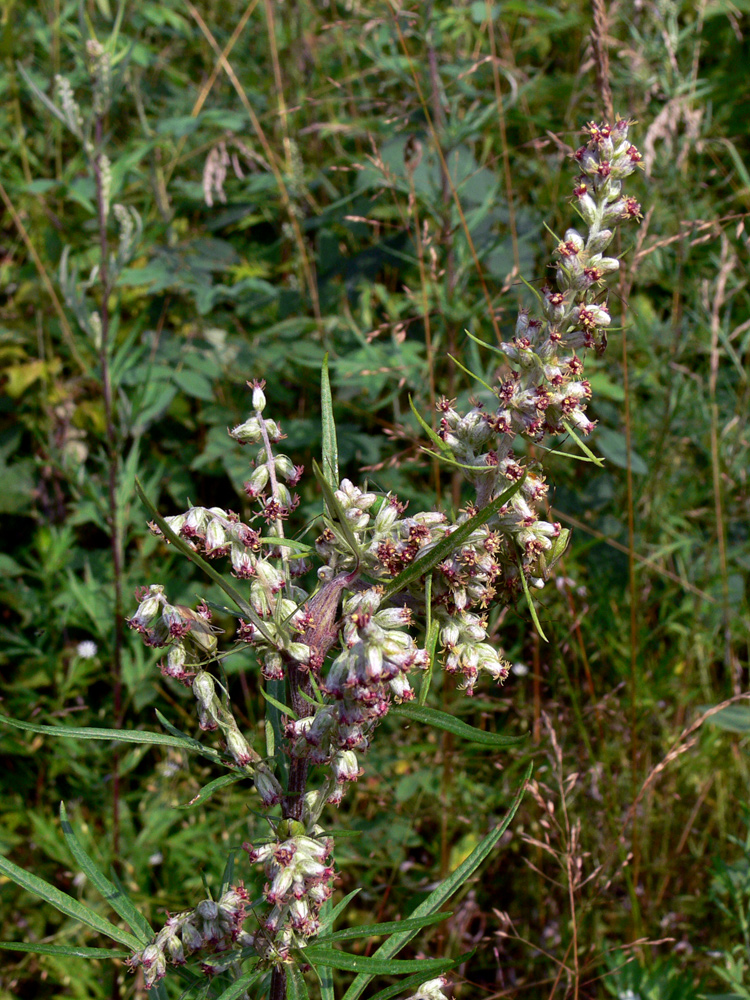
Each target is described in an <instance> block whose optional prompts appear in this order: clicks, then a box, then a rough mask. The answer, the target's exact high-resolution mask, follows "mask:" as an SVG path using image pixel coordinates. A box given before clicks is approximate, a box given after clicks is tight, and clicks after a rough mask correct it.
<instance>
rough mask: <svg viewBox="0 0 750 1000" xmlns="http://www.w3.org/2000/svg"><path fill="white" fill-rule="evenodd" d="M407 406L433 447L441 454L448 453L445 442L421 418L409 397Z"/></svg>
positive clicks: (448, 449) (448, 448)
mask: <svg viewBox="0 0 750 1000" xmlns="http://www.w3.org/2000/svg"><path fill="white" fill-rule="evenodd" d="M409 406H410V407H411V412H412V413H413V414H414V416H415V417H416V418H417V423H418V424H419V426H420V427H421V428H422V430H423V431H424V432H425V434H426V435H427V437H428V438H429V439H430V441H432V443H433V444H434V445H435V447H436V448H437V449H438V450H439V451H441V452H450V447H449V446H448V445H447V444H446V443H445V441H443V439H442V438H441V437H440V435H439V434H437V433H436V432H435V431H434V430H433V429H432V427H430V425H429V424H428V423H427V421H426V420H425V419H424V417H423V416H422V414H421V413H420V412H419V410H418V409H417V408H416V406H415V405H414V400H413V399H412V398H411V396H409Z"/></svg>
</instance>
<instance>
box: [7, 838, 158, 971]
mask: <svg viewBox="0 0 750 1000" xmlns="http://www.w3.org/2000/svg"><path fill="white" fill-rule="evenodd" d="M0 874H3V875H6V876H7V877H8V878H9V879H10V880H11V881H12V882H15V883H16V885H20V886H21V888H22V889H26V890H27V891H28V892H32V893H33V894H34V895H35V896H39V898H40V899H43V900H44V901H45V902H47V903H50V904H51V905H52V906H54V907H55V909H56V910H59V911H60V913H65V914H66V915H67V916H69V917H73V919H74V920H78V921H79V923H82V924H85V925H86V926H87V927H91V928H92V930H95V931H98V932H99V933H100V934H104V935H105V936H106V937H109V938H112V940H113V941H117V942H119V944H124V945H125V946H126V947H128V948H130V949H131V950H132V951H139V950H140V948H141V942H140V941H139V940H138V938H137V937H134V935H132V934H131V933H130V932H129V931H124V930H122V929H121V928H120V927H116V926H115V925H114V924H113V923H111V922H110V921H109V920H107V919H106V917H102V916H100V915H99V914H98V913H97V912H96V911H95V910H92V909H91V908H90V907H88V906H85V905H84V904H83V903H79V902H78V900H77V899H74V898H73V897H72V896H69V895H68V894H67V893H65V892H61V891H60V890H59V889H57V888H56V887H55V886H54V885H50V883H49V882H45V881H44V879H41V878H39V877H38V876H37V875H32V874H31V872H27V871H26V870H25V869H23V868H19V867H18V865H14V864H13V862H12V861H8V859H7V858H4V857H2V855H0Z"/></svg>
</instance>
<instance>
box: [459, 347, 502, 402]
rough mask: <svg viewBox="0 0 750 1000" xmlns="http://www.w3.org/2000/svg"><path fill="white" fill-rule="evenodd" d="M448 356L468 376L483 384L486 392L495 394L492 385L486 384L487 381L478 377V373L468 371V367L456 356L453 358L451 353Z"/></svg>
mask: <svg viewBox="0 0 750 1000" xmlns="http://www.w3.org/2000/svg"><path fill="white" fill-rule="evenodd" d="M448 357H449V358H450V359H451V361H452V362H453V364H454V365H458V367H459V368H460V369H461V371H463V372H466V374H467V375H468V376H469V377H470V378H473V379H475V380H476V381H477V382H479V383H480V384H481V385H483V386H484V387H485V389H486V390H487V391H488V392H491V393H492V394H493V396H494V395H495V391H494V389H493V388H492V386H491V385H487V383H486V382H485V381H484V379H483V378H480V377H479V375H477V374H476V373H475V372H473V371H470V369H468V368H467V367H466V366H465V365H462V364H461V362H460V361H459V360H458V358H454V357H453V355H452V354H449V355H448Z"/></svg>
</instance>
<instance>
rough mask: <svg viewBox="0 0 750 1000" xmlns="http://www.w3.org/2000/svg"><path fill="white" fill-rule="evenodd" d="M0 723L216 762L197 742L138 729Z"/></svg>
mask: <svg viewBox="0 0 750 1000" xmlns="http://www.w3.org/2000/svg"><path fill="white" fill-rule="evenodd" d="M0 722H4V723H5V724H6V725H8V726H13V727H14V728H15V729H25V730H26V731H27V732H30V733H42V734H43V735H45V736H62V737H64V738H66V739H68V738H69V739H76V740H112V741H113V742H120V743H150V744H153V745H154V746H161V747H179V748H180V749H181V750H193V751H195V752H196V753H200V754H203V756H204V757H210V758H211V760H218V759H219V754H218V753H217V752H216V751H215V750H211V749H210V748H209V747H204V746H203V744H202V743H199V742H198V740H192V739H190V738H189V737H177V736H168V735H166V734H165V733H146V732H142V731H141V730H138V729H132V730H128V729H92V728H88V727H86V728H79V727H77V726H43V725H39V724H37V723H35V722H20V721H18V720H17V719H9V718H8V717H7V716H6V715H0Z"/></svg>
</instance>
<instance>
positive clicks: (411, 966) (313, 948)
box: [305, 931, 444, 979]
mask: <svg viewBox="0 0 750 1000" xmlns="http://www.w3.org/2000/svg"><path fill="white" fill-rule="evenodd" d="M416 933H417V932H416V931H414V934H416ZM305 958H306V959H308V961H310V962H312V963H313V964H315V965H327V966H329V967H330V968H331V969H345V970H346V971H347V972H360V973H363V974H367V975H370V977H372V976H378V975H389V976H398V975H400V974H401V973H404V972H417V971H420V970H421V971H422V972H425V973H427V975H425V977H424V978H425V979H429V978H430V975H431V973H433V972H434V971H435V970H436V969H437V968H438V967H442V966H443V962H444V960H443V959H441V958H412V959H402V958H377V957H375V956H374V955H373V956H372V957H366V956H365V955H351V954H350V953H349V952H347V951H338V950H337V949H335V948H325V947H323V945H317V944H314V945H308V946H307V948H305Z"/></svg>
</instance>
